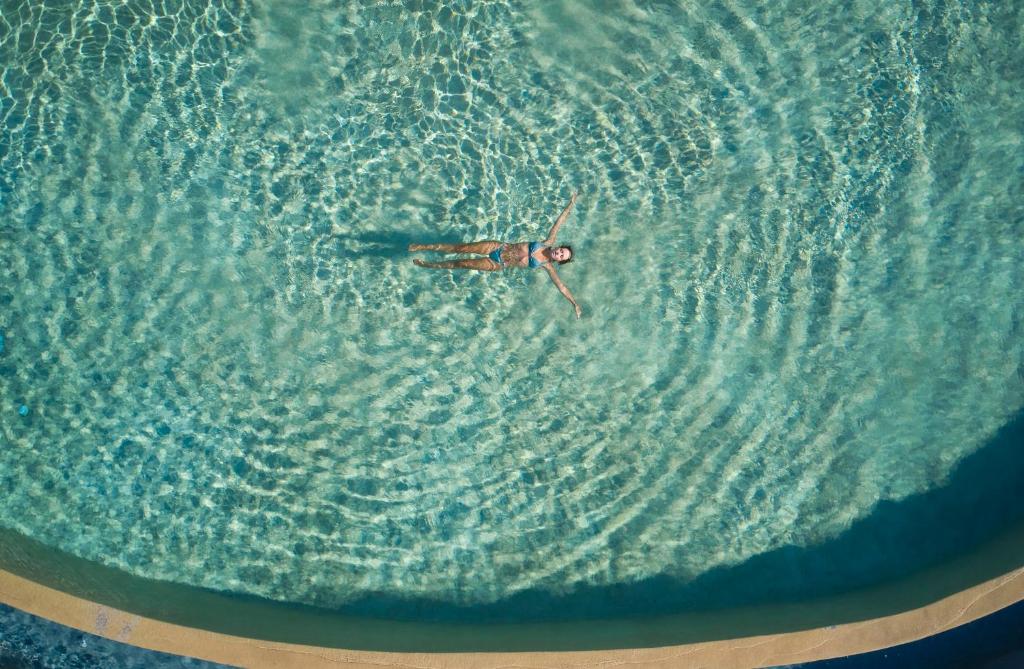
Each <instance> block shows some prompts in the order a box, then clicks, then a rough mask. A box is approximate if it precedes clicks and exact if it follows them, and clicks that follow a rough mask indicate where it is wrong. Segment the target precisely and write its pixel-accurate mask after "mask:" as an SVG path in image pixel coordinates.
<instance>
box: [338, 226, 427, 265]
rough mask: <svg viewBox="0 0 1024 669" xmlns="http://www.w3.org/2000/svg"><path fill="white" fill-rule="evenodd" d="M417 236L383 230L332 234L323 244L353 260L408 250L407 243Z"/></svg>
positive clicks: (383, 256) (385, 256) (400, 253)
mask: <svg viewBox="0 0 1024 669" xmlns="http://www.w3.org/2000/svg"><path fill="white" fill-rule="evenodd" d="M416 240H417V238H416V237H414V236H412V235H410V234H409V233H407V232H400V231H398V230H383V231H381V232H372V233H364V234H360V235H345V234H333V235H330V237H328V238H327V239H326V240H325V242H324V245H325V246H329V247H332V250H333V251H334V252H335V253H336V254H337V255H338V256H342V257H345V258H351V259H353V260H356V259H359V258H393V257H395V256H398V255H404V254H406V253H408V251H409V244H412V243H414V242H416Z"/></svg>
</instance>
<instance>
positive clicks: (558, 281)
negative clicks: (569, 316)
mask: <svg viewBox="0 0 1024 669" xmlns="http://www.w3.org/2000/svg"><path fill="white" fill-rule="evenodd" d="M544 269H546V270H547V272H548V276H550V277H551V280H552V281H554V282H555V286H557V287H558V292H560V293H561V294H562V295H564V296H565V299H567V300H569V301H570V302H572V306H573V307H575V308H576V318H579V317H580V315H581V314H582V313H583V310H582V309H580V305H579V304H577V303H576V298H574V297H573V296H572V293H570V292H569V289H568V288H566V287H565V284H564V283H562V280H561V279H559V278H558V272H556V271H555V268H554V267H552V266H551V265H544Z"/></svg>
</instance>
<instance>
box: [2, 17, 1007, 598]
mask: <svg viewBox="0 0 1024 669" xmlns="http://www.w3.org/2000/svg"><path fill="white" fill-rule="evenodd" d="M58 4H59V3H58ZM339 5H340V6H339ZM0 8H2V11H0V268H2V271H3V277H4V280H3V281H2V283H0V306H2V309H0V334H2V336H3V339H2V340H0V342H2V350H0V396H2V397H3V400H4V402H3V408H2V412H0V435H2V441H0V489H2V492H3V495H2V497H0V499H2V501H0V511H2V515H0V523H2V524H3V525H5V526H7V527H11V528H14V529H16V530H18V531H20V532H22V533H24V534H26V535H29V536H31V537H34V538H36V539H39V540H41V541H43V542H45V543H47V544H50V545H52V546H55V547H59V548H61V549H64V550H66V551H70V552H72V553H75V554H77V555H80V556H83V557H86V558H89V559H92V560H96V561H99V562H102V563H104V564H108V565H112V566H116V567H118V568H121V569H123V570H126V571H128V572H131V573H134V574H138V575H143V576H149V577H156V578H161V579H168V580H172V581H177V582H182V583H188V584H194V585H200V586H205V587H210V588H215V589H221V590H230V591H237V592H244V593H249V594H255V595H260V596H264V597H269V598H273V599H278V600H286V601H293V602H303V603H311V604H317V605H324V606H339V605H342V604H345V603H346V602H350V601H352V600H354V599H357V598H359V597H361V596H365V595H367V594H372V593H380V594H385V595H392V596H399V597H423V598H427V599H431V600H437V601H442V602H449V603H457V604H479V603H487V602H494V601H497V600H500V599H501V598H503V597H507V596H510V595H512V594H515V593H517V592H520V591H523V590H526V589H539V590H544V591H548V592H552V593H564V592H569V591H571V590H573V589H574V588H577V587H580V586H582V585H598V586H600V585H613V584H622V583H629V582H633V581H637V580H639V579H642V578H645V577H649V576H654V575H669V576H672V577H675V578H678V579H680V580H683V581H685V580H689V579H692V578H694V577H696V576H699V575H700V574H703V573H705V572H707V571H709V570H711V569H713V568H715V567H718V566H723V565H731V564H737V563H740V562H743V561H744V560H747V559H749V558H751V557H753V556H756V555H759V554H762V553H764V552H766V551H769V550H772V549H775V548H778V547H782V546H791V545H793V546H807V545H812V544H814V543H817V542H820V541H823V540H825V539H828V538H830V537H834V536H836V535H837V534H839V533H840V532H842V531H843V530H844V529H845V528H847V527H848V526H849V525H850V523H851V522H852V521H853V520H855V519H857V518H860V517H863V516H864V515H866V514H867V513H869V512H870V511H871V510H872V508H873V507H874V506H875V505H876V504H877V503H878V502H879V501H880V500H892V499H900V498H903V497H905V496H907V495H909V494H912V493H915V492H919V491H923V490H927V489H930V488H932V487H935V486H937V485H939V484H941V483H942V481H943V479H944V477H946V476H947V474H948V473H949V472H950V471H951V469H952V468H953V467H954V465H955V464H956V463H957V462H958V461H959V460H960V459H961V458H962V457H964V456H965V455H967V454H968V453H970V452H972V451H973V450H975V449H976V448H978V447H979V446H980V445H981V444H982V443H983V442H984V441H985V440H986V439H987V438H988V437H990V436H991V435H992V433H993V432H994V431H995V430H996V429H997V428H998V427H999V426H1000V425H1002V424H1003V423H1004V422H1005V421H1006V419H1007V417H1008V416H1010V415H1011V414H1013V413H1014V412H1016V411H1018V410H1019V409H1020V408H1021V407H1022V405H1024V371H1022V370H1024V363H1022V341H1024V339H1022V334H1024V332H1022V324H1021V313H1022V312H1021V307H1022V300H1021V291H1020V286H1021V285H1022V278H1024V277H1022V273H1024V270H1022V267H1024V244H1022V243H1021V239H1022V238H1024V197H1022V188H1021V184H1022V183H1024V178H1022V177H1024V156H1022V153H1021V150H1020V149H1021V139H1022V136H1024V103H1022V102H1021V98H1020V90H1022V89H1024V49H1022V47H1021V46H1020V39H1019V38H1020V29H1021V26H1022V25H1024V20H1022V19H1024V16H1022V10H1021V9H1020V8H1015V7H1014V6H1013V3H986V2H982V3H965V4H958V3H955V2H941V1H938V0H933V1H931V2H929V3H916V4H914V5H894V6H886V7H882V8H879V7H878V3H873V2H859V3H854V4H853V5H850V4H849V3H832V4H821V3H818V4H814V5H811V6H805V5H803V4H797V5H787V4H786V3H782V4H777V3H776V4H772V3H764V4H763V5H757V4H751V3H746V2H737V1H728V2H721V3H712V4H710V5H709V4H707V3H694V2H681V3H676V2H642V1H639V0H635V1H626V0H623V1H622V2H614V3H605V2H585V1H583V0H578V1H571V2H570V1H569V0H565V1H563V2H545V3H523V4H520V3H516V2H443V3H433V2H406V3H396V2H365V3H361V4H356V3H328V2H314V3H288V2H256V3H249V2H242V3H225V2H207V3H205V4H202V3H192V2H177V1H172V0H162V1H161V2H148V1H138V2H127V3H122V2H117V3H110V2H105V1H101V0H97V1H94V2H80V3H77V4H75V5H73V6H67V5H60V6H58V7H51V6H49V5H48V4H44V3H36V2H28V1H27V0H25V1H24V2H16V1H14V2H12V1H5V2H3V3H2V4H0ZM573 189H579V191H580V193H581V195H580V201H579V203H578V206H577V209H576V211H575V213H574V214H573V215H572V218H571V219H570V221H569V223H567V224H566V227H565V228H564V231H563V233H562V234H561V237H562V238H563V239H565V240H566V241H568V242H570V243H573V244H574V247H575V248H576V250H577V253H578V262H576V263H573V264H571V265H568V266H566V267H565V268H562V269H561V271H560V274H561V275H562V276H563V278H564V279H565V281H566V283H567V284H568V285H569V287H570V289H571V290H572V291H573V292H574V293H575V294H576V295H577V296H578V298H579V299H580V301H581V303H582V304H583V308H584V318H583V320H582V321H579V322H576V321H574V320H573V319H572V312H571V309H570V307H569V306H568V305H567V304H566V303H565V302H564V301H563V300H562V298H561V297H560V296H559V295H558V294H557V292H556V291H555V290H554V289H553V288H552V287H550V286H549V285H548V282H547V279H546V277H543V276H534V275H531V274H528V273H525V272H518V273H516V272H509V273H506V274H503V275H484V274H475V273H470V274H453V273H449V272H425V271H423V270H420V269H418V268H415V267H414V266H413V265H412V264H411V262H409V258H408V257H407V255H406V253H405V247H406V245H407V244H408V243H409V242H410V241H432V240H443V241H459V240H471V239H489V238H498V239H512V240H526V239H536V238H539V237H540V236H541V235H543V234H545V233H546V232H547V229H548V227H549V226H550V224H551V221H552V219H553V218H554V216H555V215H556V214H557V212H558V211H559V210H560V209H561V207H562V206H564V204H565V202H566V200H567V198H568V195H569V193H570V192H571V191H572V190H573ZM22 407H24V408H22ZM19 411H20V413H24V414H25V415H20V413H19Z"/></svg>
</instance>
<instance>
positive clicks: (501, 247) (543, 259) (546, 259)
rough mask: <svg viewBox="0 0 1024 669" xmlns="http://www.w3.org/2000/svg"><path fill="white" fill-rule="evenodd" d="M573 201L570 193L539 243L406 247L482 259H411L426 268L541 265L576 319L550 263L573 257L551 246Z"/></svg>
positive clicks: (486, 269) (566, 249) (564, 249)
mask: <svg viewBox="0 0 1024 669" xmlns="http://www.w3.org/2000/svg"><path fill="white" fill-rule="evenodd" d="M574 204H576V193H573V194H572V198H570V200H569V204H568V205H567V206H566V208H565V209H563V210H562V213H561V214H559V216H558V220H556V221H555V224H554V226H552V228H551V232H549V233H548V238H547V239H545V240H544V241H543V242H515V243H503V242H497V241H493V240H487V241H482V242H469V243H468V244H409V250H410V251H443V252H444V253H473V254H476V255H478V256H484V257H482V258H460V259H458V260H446V261H444V262H424V261H422V260H413V262H414V263H416V264H417V265H419V266H420V267H429V268H431V269H477V270H480V271H482V272H495V271H497V270H502V269H507V268H509V267H529V268H530V269H536V268H537V267H543V268H544V269H545V270H546V271H547V273H548V276H550V277H551V280H552V281H554V282H555V285H556V286H557V287H558V291H559V292H560V293H562V295H565V299H567V300H569V301H570V302H572V306H574V307H575V308H576V318H579V317H580V314H581V313H582V310H581V309H580V305H578V304H577V303H576V300H575V298H573V296H572V293H570V292H569V289H568V288H566V287H565V284H564V283H562V280H561V279H559V278H558V274H557V273H556V272H555V265H554V263H558V264H559V265H564V264H565V263H567V262H570V261H572V258H573V253H572V247H571V246H555V245H554V244H555V236H556V235H557V234H558V228H560V227H562V223H565V219H567V218H569V212H571V211H572V207H573V205H574Z"/></svg>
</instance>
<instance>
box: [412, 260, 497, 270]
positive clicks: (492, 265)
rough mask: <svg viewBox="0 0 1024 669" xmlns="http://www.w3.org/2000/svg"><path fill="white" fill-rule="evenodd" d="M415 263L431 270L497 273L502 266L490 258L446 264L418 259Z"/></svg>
mask: <svg viewBox="0 0 1024 669" xmlns="http://www.w3.org/2000/svg"><path fill="white" fill-rule="evenodd" d="M413 262H414V263H415V264H417V265H419V266H420V267H427V268H429V269H478V270H480V271H482V272H496V271H498V270H500V269H501V265H499V264H498V263H496V262H494V261H493V260H491V259H490V258H463V259H462V260H446V261H444V262H425V261H423V260H420V259H419V258H417V259H416V260H413Z"/></svg>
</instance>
